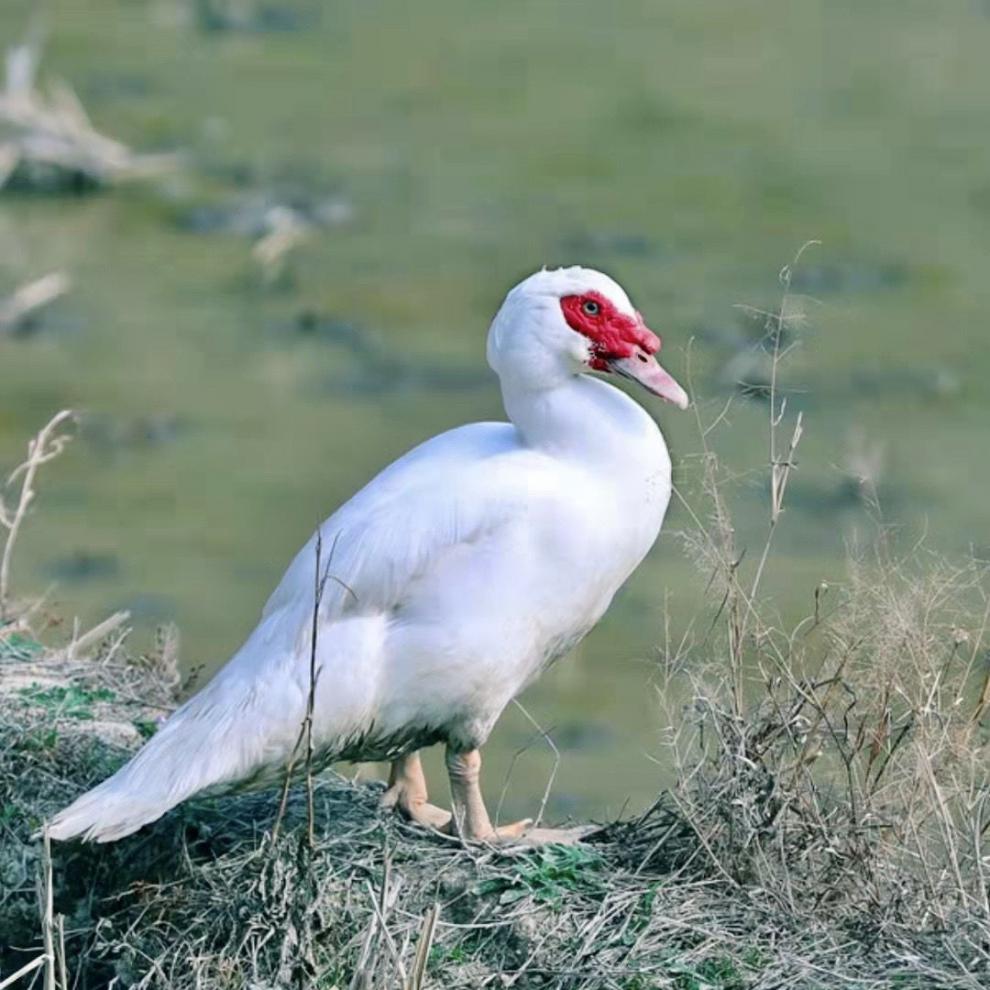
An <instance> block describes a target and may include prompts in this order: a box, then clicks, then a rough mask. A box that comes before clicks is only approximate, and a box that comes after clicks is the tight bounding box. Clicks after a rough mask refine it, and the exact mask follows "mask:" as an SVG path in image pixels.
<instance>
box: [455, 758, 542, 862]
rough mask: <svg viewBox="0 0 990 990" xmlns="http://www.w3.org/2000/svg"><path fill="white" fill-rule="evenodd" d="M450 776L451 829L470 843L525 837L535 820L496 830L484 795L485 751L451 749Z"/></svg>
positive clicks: (529, 819) (528, 819) (527, 819)
mask: <svg viewBox="0 0 990 990" xmlns="http://www.w3.org/2000/svg"><path fill="white" fill-rule="evenodd" d="M447 774H448V776H449V777H450V795H451V799H452V801H453V805H454V814H453V817H452V818H451V820H450V824H449V830H450V831H451V832H453V833H454V834H455V835H459V836H460V837H461V838H462V839H465V840H467V841H468V842H498V841H500V840H501V841H504V840H512V839H519V838H522V836H523V835H524V833H525V832H526V830H527V829H528V828H529V827H530V825H532V824H533V819H532V818H524V819H523V820H522V821H518V822H513V823H512V824H511V825H501V826H499V827H498V828H495V827H494V826H493V825H492V821H491V819H490V818H489V817H488V810H487V809H486V808H485V802H484V799H483V798H482V796H481V786H480V783H479V780H480V778H481V752H480V751H479V750H477V749H471V750H468V751H467V752H463V753H461V752H457V751H456V750H453V749H451V748H450V747H449V746H448V747H447Z"/></svg>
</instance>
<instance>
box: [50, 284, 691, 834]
mask: <svg viewBox="0 0 990 990" xmlns="http://www.w3.org/2000/svg"><path fill="white" fill-rule="evenodd" d="M564 271H567V272H575V271H579V272H584V271H585V270H582V269H578V270H574V269H568V270H564ZM594 274H596V275H597V273H594ZM600 277H601V278H602V279H604V278H605V276H600ZM534 278H535V276H534ZM608 281H609V282H611V280H608ZM525 284H526V283H523V285H525ZM612 284H613V285H614V283H612ZM515 291H518V289H517V290H515ZM619 291H620V292H621V290H619ZM512 298H513V296H512V294H511V293H510V296H509V299H508V300H507V301H506V304H505V305H504V306H503V309H502V311H500V314H499V317H496V322H495V324H493V327H492V332H491V334H490V337H489V360H490V363H492V364H493V366H494V367H495V369H496V371H498V372H499V374H500V379H501V384H502V393H503V401H504V405H505V407H506V411H507V413H508V415H509V417H510V421H509V422H504V423H474V424H470V425H467V426H462V427H459V428H457V429H454V430H451V431H449V432H446V433H443V434H441V435H439V436H436V437H434V438H432V439H430V440H428V441H426V442H425V443H423V444H421V445H419V446H418V447H416V448H414V449H413V450H411V451H410V452H409V453H407V454H406V455H404V456H403V457H401V458H399V459H398V460H397V461H395V462H394V463H393V464H391V465H390V466H389V467H387V468H386V469H385V470H384V471H382V472H381V473H380V474H379V475H377V476H376V477H375V478H374V479H373V480H372V481H371V482H369V483H368V484H367V485H366V486H365V487H364V488H362V489H361V490H360V491H358V492H357V493H356V494H355V495H354V496H353V497H352V498H351V499H350V500H349V501H348V502H347V503H345V504H344V505H343V506H342V507H341V508H340V509H338V510H337V511H336V512H335V513H334V514H333V515H332V516H330V518H329V519H327V520H326V522H324V523H323V524H322V526H321V527H320V531H319V536H317V535H316V534H314V536H313V537H312V538H311V539H310V540H309V541H308V542H307V544H306V545H305V546H304V547H303V548H302V549H301V550H300V551H299V553H298V554H297V555H296V557H295V559H294V560H293V562H292V563H291V565H290V566H289V568H288V570H287V571H286V573H285V575H284V576H283V578H282V580H281V582H280V583H279V585H278V587H277V588H276V589H275V591H274V593H273V594H272V596H271V598H270V599H269V600H268V603H267V605H266V606H265V609H264V611H263V613H262V616H261V619H260V621H259V623H258V625H257V627H256V628H255V629H254V631H253V632H252V633H251V635H250V636H249V637H248V639H247V640H246V642H245V643H244V645H243V646H242V647H241V649H240V650H238V652H237V653H236V654H235V655H234V656H233V657H232V658H231V660H230V661H229V662H228V663H227V664H226V666H225V667H223V668H222V669H221V670H220V671H219V672H218V673H217V675H216V676H215V677H214V678H213V679H212V681H211V682H210V683H209V684H208V685H207V686H206V687H205V688H204V689H203V690H202V691H201V692H200V693H198V694H197V695H195V696H194V697H193V698H191V699H190V700H189V701H187V702H186V703H185V704H184V705H183V706H181V707H180V708H179V709H178V710H177V711H176V712H175V713H174V714H173V715H172V716H171V717H170V718H169V719H168V720H167V722H166V723H165V724H164V725H163V727H162V728H161V730H160V731H159V732H158V733H157V734H156V736H155V737H153V738H152V740H150V741H149V743H148V744H147V745H146V746H145V747H144V748H143V749H142V750H141V751H140V752H139V753H138V754H137V755H136V756H135V757H134V759H133V760H132V761H131V762H130V763H128V764H127V765H125V767H123V768H122V769H121V770H120V771H119V772H118V773H117V774H116V775H114V776H113V777H111V778H110V779H109V780H107V781H105V782H104V783H103V784H101V785H99V786H98V787H97V788H95V789H94V790H93V791H90V792H89V793H88V794H85V795H83V796H82V797H81V798H80V799H79V800H77V801H76V802H75V803H74V804H73V805H71V806H70V807H69V808H67V809H66V810H65V811H63V812H61V813H60V814H59V815H58V816H57V817H56V818H55V820H54V821H53V822H52V823H51V826H50V830H51V833H52V835H53V837H55V838H68V837H70V836H73V835H83V836H84V837H86V838H91V839H96V840H97V841H107V840H111V839H116V838H119V837H120V836H122V835H126V834H128V833H129V832H131V831H134V830H135V829H137V828H139V827H140V826H141V825H142V824H144V823H145V822H147V821H151V820H153V819H154V818H157V817H159V815H160V814H162V813H163V812H164V811H165V810H167V809H168V808H170V807H172V806H174V805H175V804H177V803H178V802H179V801H182V800H184V799H185V798H186V797H189V796H190V795H192V794H195V793H197V792H203V791H210V792H216V791H218V790H224V789H227V788H229V787H231V786H235V785H241V784H245V783H252V784H258V783H265V782H270V781H274V780H279V779H281V778H282V775H284V772H285V768H286V766H287V764H289V763H290V761H292V760H293V754H294V753H295V752H296V751H297V748H298V745H299V739H300V727H301V725H302V722H303V719H304V717H305V713H306V709H307V703H308V698H309V693H310V690H311V683H310V681H311V671H315V674H316V679H315V686H314V689H313V694H314V704H313V727H312V738H313V744H314V748H315V750H316V752H317V754H318V758H319V760H320V762H321V763H322V762H330V761H334V760H340V759H344V760H391V761H396V762H395V766H397V767H400V769H401V767H403V766H405V767H407V768H408V767H409V765H410V764H409V763H408V762H405V763H404V762H403V761H408V760H409V758H410V757H411V756H412V755H413V754H415V753H416V751H417V750H419V749H420V748H422V747H424V746H428V745H432V744H433V743H437V742H444V743H446V744H447V747H448V753H449V754H453V755H454V762H455V764H456V763H457V759H458V758H459V757H458V754H469V753H473V752H476V751H477V750H478V748H479V747H480V746H481V745H482V744H483V743H484V742H485V741H486V739H487V738H488V735H489V733H490V732H491V730H492V727H493V726H494V724H495V723H496V721H497V719H498V717H499V715H500V714H501V712H502V711H503V710H504V708H505V707H506V705H507V704H508V703H509V702H510V701H511V700H512V699H513V698H514V697H516V695H518V694H519V693H520V692H521V691H522V690H523V689H524V688H525V687H526V686H527V685H528V684H530V683H531V682H532V681H533V680H534V679H535V678H536V677H538V676H539V674H540V673H541V672H542V671H543V670H544V669H545V668H546V666H547V665H548V664H550V663H552V662H553V661H554V660H555V659H557V658H558V657H560V656H561V655H562V654H563V653H565V652H567V651H568V650H569V649H570V648H571V647H572V646H574V645H575V644H576V643H577V642H579V641H580V640H581V638H582V637H583V636H584V635H585V634H586V633H587V632H588V631H589V630H590V629H591V628H592V627H593V626H594V625H595V623H596V622H597V621H598V620H599V619H600V618H601V616H602V615H603V614H604V612H605V610H606V609H607V608H608V606H609V603H610V602H611V600H612V597H613V596H614V594H615V593H616V591H617V590H618V589H619V588H620V587H621V585H622V584H623V583H624V582H625V580H626V579H627V578H628V577H629V575H630V574H631V573H632V572H633V571H634V570H635V568H636V567H637V566H638V564H639V563H640V562H641V560H642V559H643V557H644V556H645V555H646V553H647V552H648V551H649V549H650V547H651V546H652V545H653V543H654V542H655V540H656V538H657V535H658V533H659V531H660V527H661V524H662V522H663V518H664V514H665V512H666V509H667V504H668V501H669V497H670V490H671V488H670V470H671V467H670V459H669V456H668V452H667V448H666V445H665V443H664V440H663V437H662V435H661V433H660V430H659V428H658V427H657V425H656V423H655V422H654V421H653V419H652V418H651V417H650V416H649V415H648V414H647V413H646V412H645V410H644V409H643V408H642V407H641V406H640V405H638V403H636V402H635V401H633V400H632V399H631V398H629V397H628V396H627V395H625V394H624V393H623V392H622V391H620V390H619V389H616V388H614V387H613V386H612V385H610V384H608V383H606V382H604V381H601V380H598V379H595V378H591V377H589V376H588V375H586V374H581V373H577V374H575V373H574V371H573V367H572V364H573V362H572V360H571V358H570V355H566V356H565V360H563V361H560V360H543V359H544V358H545V357H546V356H545V355H539V354H537V355H536V356H535V357H534V358H533V359H532V360H531V361H528V362H525V363H524V367H525V369H526V370H525V372H524V373H522V374H514V373H512V372H513V370H514V369H515V368H516V367H517V366H518V364H519V361H518V358H516V359H513V357H512V350H513V339H512V338H513V334H518V327H517V326H514V325H510V326H509V328H508V329H505V328H503V330H504V335H503V339H502V341H500V340H499V336H500V333H499V330H500V327H499V320H500V318H503V316H505V314H506V310H507V309H508V311H509V313H508V316H511V315H512V313H511V310H512V307H511V306H510V302H511V301H512ZM554 298H556V297H554ZM623 298H624V294H623ZM637 316H638V314H637ZM507 318H508V317H507ZM493 342H494V344H493ZM568 343H570V341H568ZM493 346H494V347H495V349H496V353H495V354H494V355H493V353H492V351H493ZM581 346H582V347H583V348H584V349H585V351H586V345H585V344H583V343H582V345H581ZM505 352H508V354H509V355H510V357H509V358H508V359H507V363H506V359H505ZM550 352H551V355H553V352H554V348H550ZM554 356H555V357H559V355H554ZM534 362H535V364H536V365H537V366H539V365H540V364H541V362H542V365H543V366H542V367H537V369H536V371H535V373H534V372H533V369H532V365H533V363H534ZM500 364H506V367H507V369H508V370H506V368H500ZM634 370H635V371H636V373H637V374H639V370H638V369H634ZM681 395H683V393H681ZM676 401H680V397H679V396H678V397H677V400H676ZM685 401H686V399H685ZM318 558H319V568H320V571H319V572H318V571H317V566H318ZM318 573H319V575H320V576H319V579H318ZM318 581H319V582H320V583H321V584H322V590H321V592H320V594H319V596H317V584H318ZM317 603H318V608H317ZM314 609H317V615H316V622H315V633H316V635H315V653H314V647H313V643H314V635H313V633H314ZM311 661H312V663H311ZM416 759H417V762H416V764H415V768H418V758H416ZM448 765H449V767H451V774H452V776H451V784H452V788H454V787H455V777H456V776H457V774H456V772H455V769H454V768H453V765H452V764H450V761H448ZM458 765H459V764H458ZM417 772H418V771H417ZM417 779H418V778H417ZM458 779H459V778H458ZM424 797H425V789H424ZM479 800H480V798H479ZM455 803H456V794H455ZM468 805H470V801H468V802H467V804H466V805H465V807H467V806H468ZM428 807H429V806H428ZM482 811H483V807H482ZM447 817H449V816H447ZM431 821H432V819H431ZM485 822H487V816H484V821H483V822H482V823H481V824H480V825H479V826H478V827H479V828H480V829H481V831H485V828H487V829H489V830H490V831H491V832H492V834H494V831H495V830H491V826H490V823H488V824H487V825H486V824H485ZM474 837H484V836H474Z"/></svg>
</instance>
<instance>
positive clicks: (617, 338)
mask: <svg viewBox="0 0 990 990" xmlns="http://www.w3.org/2000/svg"><path fill="white" fill-rule="evenodd" d="M589 304H590V306H589ZM595 305H597V307H598V312H597V313H589V312H588V311H587V309H588V308H592V309H593V308H594V306H595ZM560 308H561V310H562V311H563V313H564V319H565V320H566V321H567V325H568V326H569V327H570V328H571V329H572V330H576V331H577V332H578V333H579V334H581V335H582V336H584V337H587V338H588V339H589V340H590V341H591V360H590V361H589V362H588V363H589V364H590V365H591V367H592V368H594V369H595V370H596V371H608V370H609V367H608V362H609V361H615V360H618V359H621V358H628V357H632V356H633V354H635V353H636V351H637V349H640V350H643V351H645V352H646V353H647V354H656V352H657V351H659V350H660V343H661V341H660V338H659V337H658V336H657V335H656V334H655V333H654V332H653V331H652V330H650V329H649V327H647V325H646V324H645V323H644V322H643V317H642V316H640V315H639V313H637V314H636V315H635V317H633V316H627V315H626V314H625V313H620V312H619V311H618V310H617V309H616V308H615V306H613V305H612V303H611V302H610V301H609V300H608V299H606V297H605V296H603V295H602V294H601V293H600V292H585V293H582V294H581V295H579V296H563V297H562V298H561V300H560Z"/></svg>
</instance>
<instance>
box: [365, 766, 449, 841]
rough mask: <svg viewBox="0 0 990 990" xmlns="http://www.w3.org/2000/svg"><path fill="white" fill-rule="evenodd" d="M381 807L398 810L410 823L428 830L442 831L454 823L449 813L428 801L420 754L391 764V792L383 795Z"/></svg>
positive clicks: (389, 777)
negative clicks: (415, 823)
mask: <svg viewBox="0 0 990 990" xmlns="http://www.w3.org/2000/svg"><path fill="white" fill-rule="evenodd" d="M380 806H381V807H382V808H398V809H399V811H400V812H402V814H403V815H404V816H405V817H406V818H408V819H409V820H410V821H413V822H417V823H418V824H420V825H424V826H425V827H426V828H433V829H443V828H446V827H447V826H448V825H449V824H450V821H451V815H450V812H449V811H444V809H443V808H438V807H437V806H436V805H435V804H430V803H429V802H428V801H427V793H426V777H425V776H424V774H423V764H422V762H421V761H420V758H419V753H408V754H407V755H406V756H400V757H399V758H398V759H397V760H395V761H394V762H393V763H392V769H391V771H390V772H389V775H388V790H387V791H385V793H384V794H383V795H382V798H381V802H380Z"/></svg>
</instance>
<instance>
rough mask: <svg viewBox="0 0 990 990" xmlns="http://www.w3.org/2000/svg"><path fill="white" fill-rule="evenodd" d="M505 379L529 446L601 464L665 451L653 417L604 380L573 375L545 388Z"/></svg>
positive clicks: (512, 415) (510, 407)
mask: <svg viewBox="0 0 990 990" xmlns="http://www.w3.org/2000/svg"><path fill="white" fill-rule="evenodd" d="M501 384H502V402H503V404H504V406H505V411H506V414H507V415H508V417H509V419H510V420H512V422H513V424H514V425H515V427H516V429H517V430H519V433H520V434H521V436H522V438H523V441H524V442H525V443H526V445H527V446H529V447H532V448H534V449H537V450H541V451H544V452H546V453H548V454H551V455H552V456H558V457H570V458H574V459H577V460H584V461H596V462H599V463H603V464H604V463H610V462H611V463H616V462H620V463H621V462H625V461H628V460H629V459H632V460H633V461H642V460H643V459H644V458H645V459H648V460H652V459H653V457H654V456H657V455H662V458H663V459H666V457H667V451H666V445H665V444H664V442H663V437H662V436H661V434H660V430H659V428H658V427H657V425H656V423H654V421H653V420H652V418H651V417H650V416H649V415H648V414H647V413H646V411H645V410H644V409H643V408H642V407H641V406H640V405H639V403H637V402H634V401H633V400H632V399H630V398H629V396H627V395H626V394H625V393H624V392H621V391H620V390H619V389H617V388H614V387H613V386H611V385H609V384H608V383H606V382H603V381H600V380H598V379H596V378H591V377H590V376H588V375H570V376H567V377H566V378H562V379H561V380H559V381H558V382H557V383H555V384H553V385H552V386H550V387H543V388H536V387H532V386H531V385H529V384H528V383H522V382H519V381H518V380H510V381H504V380H503V381H502V383H501ZM658 448H659V450H658Z"/></svg>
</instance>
